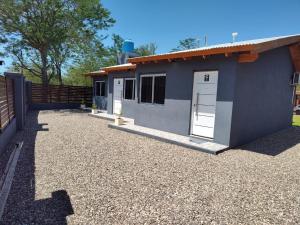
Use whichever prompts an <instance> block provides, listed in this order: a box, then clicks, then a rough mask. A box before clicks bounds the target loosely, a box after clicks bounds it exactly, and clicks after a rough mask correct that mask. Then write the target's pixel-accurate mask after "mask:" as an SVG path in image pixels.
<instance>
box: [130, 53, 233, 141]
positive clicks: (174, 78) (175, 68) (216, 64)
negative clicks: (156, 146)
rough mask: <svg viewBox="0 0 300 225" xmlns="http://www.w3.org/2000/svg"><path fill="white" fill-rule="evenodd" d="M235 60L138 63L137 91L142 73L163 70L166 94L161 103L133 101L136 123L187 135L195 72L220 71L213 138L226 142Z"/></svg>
mask: <svg viewBox="0 0 300 225" xmlns="http://www.w3.org/2000/svg"><path fill="white" fill-rule="evenodd" d="M236 69H237V62H236V60H235V59H234V58H226V57H225V56H214V57H210V58H208V59H205V60H204V59H198V60H189V61H179V62H172V63H167V62H166V63H151V64H142V65H138V66H137V70H136V76H137V84H138V85H137V93H139V77H140V75H141V74H150V73H165V74H166V93H165V104H164V105H153V104H145V103H138V101H136V102H135V104H133V105H132V106H131V107H133V111H134V119H135V124H137V125H141V126H145V127H150V128H155V129H159V130H163V131H168V132H173V133H176V134H181V135H190V122H191V100H192V92H193V90H192V89H193V78H194V72H195V71H209V70H217V71H219V78H218V91H217V105H216V122H215V132H214V141H215V142H217V143H220V144H224V145H229V141H230V132H231V131H230V129H231V116H232V106H233V98H234V87H235V80H236Z"/></svg>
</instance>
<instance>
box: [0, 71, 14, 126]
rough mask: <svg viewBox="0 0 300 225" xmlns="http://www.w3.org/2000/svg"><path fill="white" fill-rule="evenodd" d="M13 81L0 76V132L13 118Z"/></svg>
mask: <svg viewBox="0 0 300 225" xmlns="http://www.w3.org/2000/svg"><path fill="white" fill-rule="evenodd" d="M14 116H15V105H14V81H13V80H11V79H9V78H6V77H3V76H0V130H1V131H2V130H3V129H4V128H5V127H6V126H7V125H8V124H9V123H10V122H11V121H12V119H13V118H14Z"/></svg>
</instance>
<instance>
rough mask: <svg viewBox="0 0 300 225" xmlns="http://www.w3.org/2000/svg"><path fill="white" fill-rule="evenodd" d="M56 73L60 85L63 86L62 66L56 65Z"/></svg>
mask: <svg viewBox="0 0 300 225" xmlns="http://www.w3.org/2000/svg"><path fill="white" fill-rule="evenodd" d="M56 73H57V76H58V82H59V85H61V86H62V85H63V81H62V76H61V65H56Z"/></svg>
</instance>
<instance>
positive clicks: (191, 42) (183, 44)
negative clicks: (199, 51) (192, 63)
mask: <svg viewBox="0 0 300 225" xmlns="http://www.w3.org/2000/svg"><path fill="white" fill-rule="evenodd" d="M199 46H200V43H199V39H196V38H186V39H183V40H180V41H179V45H178V46H177V47H176V48H173V49H172V50H171V52H176V51H182V50H188V49H193V48H199Z"/></svg>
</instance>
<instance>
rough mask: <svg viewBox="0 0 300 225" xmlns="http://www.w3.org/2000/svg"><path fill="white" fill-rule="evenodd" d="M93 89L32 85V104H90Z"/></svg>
mask: <svg viewBox="0 0 300 225" xmlns="http://www.w3.org/2000/svg"><path fill="white" fill-rule="evenodd" d="M92 98H93V89H92V88H91V87H83V86H66V85H63V86H60V85H49V86H48V87H46V88H45V87H43V85H41V84H32V86H31V101H32V103H81V102H82V101H84V103H85V104H92Z"/></svg>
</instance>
